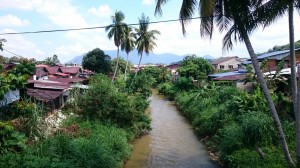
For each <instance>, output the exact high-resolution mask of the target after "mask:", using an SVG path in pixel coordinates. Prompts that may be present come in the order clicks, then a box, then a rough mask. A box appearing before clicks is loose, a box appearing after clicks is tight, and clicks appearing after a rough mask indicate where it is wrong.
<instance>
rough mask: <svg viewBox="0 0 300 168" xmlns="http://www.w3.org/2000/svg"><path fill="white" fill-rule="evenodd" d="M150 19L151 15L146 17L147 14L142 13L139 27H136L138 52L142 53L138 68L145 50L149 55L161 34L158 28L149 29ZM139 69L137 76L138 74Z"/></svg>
mask: <svg viewBox="0 0 300 168" xmlns="http://www.w3.org/2000/svg"><path fill="white" fill-rule="evenodd" d="M149 21H150V19H149V17H145V15H144V14H142V17H141V18H139V28H136V29H135V31H136V33H135V35H136V47H137V50H138V54H139V55H140V59H139V65H138V70H139V68H140V65H141V61H142V58H143V53H144V52H145V53H146V54H147V55H149V53H150V52H152V51H153V49H154V47H155V46H156V43H155V40H157V38H156V37H155V36H156V35H158V34H160V32H159V31H158V30H148V29H149ZM138 70H137V71H138ZM137 71H136V73H135V76H136V75H137Z"/></svg>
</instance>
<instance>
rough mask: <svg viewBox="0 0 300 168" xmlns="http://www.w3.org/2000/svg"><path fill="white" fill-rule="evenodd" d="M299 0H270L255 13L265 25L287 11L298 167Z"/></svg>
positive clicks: (299, 153) (299, 147) (299, 142)
mask: <svg viewBox="0 0 300 168" xmlns="http://www.w3.org/2000/svg"><path fill="white" fill-rule="evenodd" d="M299 5H300V1H298V0H270V1H268V2H266V3H265V4H263V5H262V6H261V7H260V8H258V10H257V13H258V16H259V17H260V22H262V24H263V25H264V26H265V27H266V26H269V25H270V24H272V23H273V22H274V21H275V20H277V19H278V18H280V17H283V16H285V13H286V12H288V18H289V39H290V43H289V49H290V61H291V62H290V66H291V86H292V100H293V107H294V113H295V118H296V132H297V134H296V159H297V165H298V166H299V167H300V114H299V113H300V110H298V108H299V107H298V106H297V77H296V56H295V40H294V39H295V38H294V36H295V35H294V6H295V7H297V8H298V10H299Z"/></svg>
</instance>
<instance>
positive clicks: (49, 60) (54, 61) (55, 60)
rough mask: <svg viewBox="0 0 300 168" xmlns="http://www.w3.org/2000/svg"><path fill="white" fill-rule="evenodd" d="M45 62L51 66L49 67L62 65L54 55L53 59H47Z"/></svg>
mask: <svg viewBox="0 0 300 168" xmlns="http://www.w3.org/2000/svg"><path fill="white" fill-rule="evenodd" d="M43 62H44V64H46V65H49V66H54V65H56V64H60V61H59V59H58V56H57V55H53V56H52V57H47V58H46V59H45V60H44V61H43Z"/></svg>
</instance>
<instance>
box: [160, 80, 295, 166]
mask: <svg viewBox="0 0 300 168" xmlns="http://www.w3.org/2000/svg"><path fill="white" fill-rule="evenodd" d="M176 83H177V82H174V83H170V82H168V83H163V84H160V85H159V86H158V89H159V92H160V93H162V94H165V95H167V96H168V97H171V98H174V97H175V102H176V105H177V107H178V108H179V109H180V110H181V111H182V113H183V114H184V115H185V116H186V117H187V118H188V119H189V120H190V121H191V123H192V125H193V127H194V129H195V131H196V132H197V133H198V134H199V136H200V137H202V138H203V139H204V142H205V143H206V145H208V147H209V148H210V149H211V150H212V151H213V152H214V153H216V154H217V155H218V157H219V160H220V161H221V163H222V164H223V166H225V167H270V168H271V167H287V166H288V165H287V162H285V159H284V156H283V155H282V153H281V148H280V143H279V140H278V135H277V132H276V129H275V127H274V124H273V120H272V117H271V116H270V111H269V108H268V104H267V102H266V100H265V99H264V97H263V93H262V91H261V90H260V89H259V88H256V89H255V90H254V91H253V92H251V93H248V92H245V91H242V90H239V89H237V88H235V87H232V86H217V85H215V84H213V83H211V84H209V83H205V82H201V84H200V86H199V87H194V88H190V86H189V85H190V84H191V82H190V83H186V84H187V86H189V88H190V89H189V90H188V91H187V90H184V89H181V90H180V89H179V88H178V84H176ZM176 85H177V86H176ZM183 86H184V84H183ZM283 97H284V96H283V94H281V93H278V94H274V96H273V100H274V102H275V104H276V106H277V108H278V107H282V108H281V113H280V117H281V118H282V122H283V129H284V130H285V132H286V135H287V140H288V142H290V143H289V147H290V148H291V149H294V148H295V143H294V139H295V136H296V134H295V123H294V121H293V119H292V118H293V114H292V115H290V114H291V110H292V109H290V108H283V107H284V106H288V105H290V104H291V102H290V100H288V99H285V98H283Z"/></svg>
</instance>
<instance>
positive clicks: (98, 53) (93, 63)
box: [82, 48, 111, 74]
mask: <svg viewBox="0 0 300 168" xmlns="http://www.w3.org/2000/svg"><path fill="white" fill-rule="evenodd" d="M82 66H83V68H84V69H88V70H92V71H94V72H97V73H103V74H108V73H109V72H110V71H111V58H110V56H109V55H106V54H105V53H104V52H103V51H102V50H101V49H99V48H95V49H93V50H92V51H89V52H88V53H87V54H85V55H84V56H83V59H82Z"/></svg>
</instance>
